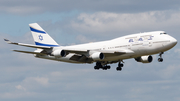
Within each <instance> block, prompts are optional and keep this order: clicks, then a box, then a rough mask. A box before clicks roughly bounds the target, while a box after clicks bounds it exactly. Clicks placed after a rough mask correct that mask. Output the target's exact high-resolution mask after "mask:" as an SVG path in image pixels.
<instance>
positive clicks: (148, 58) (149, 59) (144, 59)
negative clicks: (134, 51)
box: [135, 55, 153, 63]
mask: <svg viewBox="0 0 180 101" xmlns="http://www.w3.org/2000/svg"><path fill="white" fill-rule="evenodd" d="M135 60H136V61H137V62H142V63H151V62H152V61H153V57H152V56H151V55H148V56H141V57H138V58H135Z"/></svg>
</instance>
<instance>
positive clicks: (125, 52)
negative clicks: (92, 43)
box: [63, 49, 134, 55]
mask: <svg viewBox="0 0 180 101" xmlns="http://www.w3.org/2000/svg"><path fill="white" fill-rule="evenodd" d="M63 50H65V51H66V52H68V53H76V54H83V53H88V52H90V51H94V52H102V53H104V54H116V55H117V54H119V55H122V54H130V53H134V52H133V51H132V50H129V49H122V50H87V49H63Z"/></svg>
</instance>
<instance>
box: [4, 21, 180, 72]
mask: <svg viewBox="0 0 180 101" xmlns="http://www.w3.org/2000/svg"><path fill="white" fill-rule="evenodd" d="M29 26H30V30H31V33H32V36H33V38H34V41H35V45H31V44H24V43H16V42H11V41H9V40H8V39H4V40H5V41H6V42H7V43H9V44H14V45H19V46H25V47H31V48H36V50H35V51H34V52H30V51H22V50H13V51H15V52H21V53H28V54H34V56H35V57H37V58H43V59H49V60H55V61H62V62H69V63H88V64H91V63H94V62H96V65H95V66H94V69H96V70H99V69H100V68H101V69H103V70H107V69H110V68H111V67H110V65H109V64H112V63H118V66H117V68H116V70H117V71H121V70H122V67H123V63H124V62H123V60H125V59H131V58H134V59H135V60H136V61H137V62H142V63H151V62H152V61H153V57H152V55H153V54H159V58H158V61H159V62H163V58H162V54H163V53H164V52H165V51H168V50H169V49H171V48H173V47H174V46H175V45H176V44H177V40H176V39H175V38H173V37H172V36H170V35H168V34H167V33H166V32H164V31H154V32H146V33H139V34H132V35H127V36H123V37H119V38H115V39H112V40H108V41H101V42H94V43H86V44H80V45H72V46H60V45H59V44H57V43H56V42H55V41H54V40H53V38H51V37H50V36H49V34H48V33H47V32H46V31H44V30H43V29H42V28H41V27H40V26H39V25H38V24H37V23H32V24H29Z"/></svg>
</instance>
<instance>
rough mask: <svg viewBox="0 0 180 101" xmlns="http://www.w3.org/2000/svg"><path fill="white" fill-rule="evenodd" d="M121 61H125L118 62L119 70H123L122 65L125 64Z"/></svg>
mask: <svg viewBox="0 0 180 101" xmlns="http://www.w3.org/2000/svg"><path fill="white" fill-rule="evenodd" d="M121 62H123V61H119V63H118V67H117V68H116V70H117V71H121V70H122V67H123V66H124V64H122V63H121Z"/></svg>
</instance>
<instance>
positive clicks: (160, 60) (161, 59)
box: [158, 52, 164, 62]
mask: <svg viewBox="0 0 180 101" xmlns="http://www.w3.org/2000/svg"><path fill="white" fill-rule="evenodd" d="M162 54H164V52H161V53H160V54H159V56H160V58H158V61H159V62H163V58H162Z"/></svg>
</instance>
